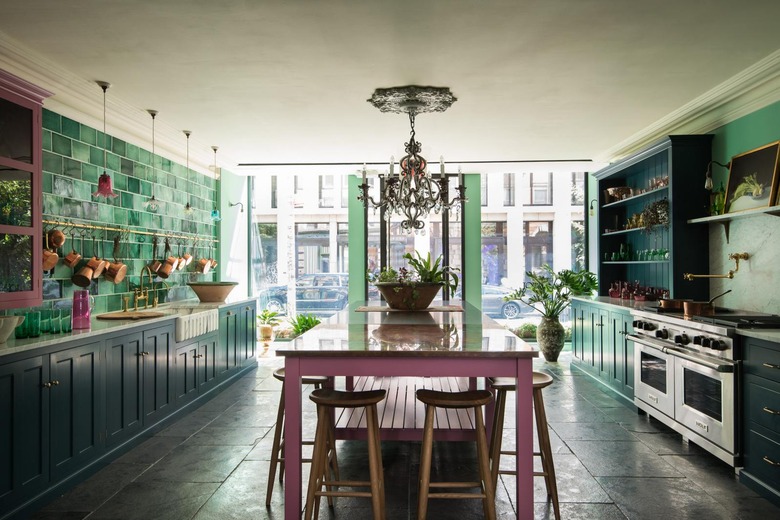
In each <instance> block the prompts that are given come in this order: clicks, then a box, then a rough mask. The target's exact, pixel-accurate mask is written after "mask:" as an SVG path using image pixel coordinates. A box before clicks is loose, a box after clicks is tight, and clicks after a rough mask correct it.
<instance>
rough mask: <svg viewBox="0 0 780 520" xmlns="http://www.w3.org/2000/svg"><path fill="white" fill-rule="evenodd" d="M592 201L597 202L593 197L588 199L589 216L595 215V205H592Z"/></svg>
mask: <svg viewBox="0 0 780 520" xmlns="http://www.w3.org/2000/svg"><path fill="white" fill-rule="evenodd" d="M594 203H598V200H596V199H593V200H592V201H590V216H591V217H593V216H595V215H596V206H594V205H593V204H594Z"/></svg>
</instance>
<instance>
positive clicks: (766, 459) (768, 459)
mask: <svg viewBox="0 0 780 520" xmlns="http://www.w3.org/2000/svg"><path fill="white" fill-rule="evenodd" d="M764 462H766V463H767V464H770V465H772V466H780V462H775V461H773V460H772V459H770V458H769V457H767V456H766V455H764Z"/></svg>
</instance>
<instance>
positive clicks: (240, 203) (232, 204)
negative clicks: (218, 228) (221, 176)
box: [228, 202, 244, 213]
mask: <svg viewBox="0 0 780 520" xmlns="http://www.w3.org/2000/svg"><path fill="white" fill-rule="evenodd" d="M228 206H230V207H231V208H232V207H233V206H241V213H243V212H244V203H243V202H228Z"/></svg>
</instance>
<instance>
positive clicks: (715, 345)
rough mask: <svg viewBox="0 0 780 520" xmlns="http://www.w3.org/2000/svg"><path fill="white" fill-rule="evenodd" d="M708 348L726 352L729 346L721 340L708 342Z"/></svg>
mask: <svg viewBox="0 0 780 520" xmlns="http://www.w3.org/2000/svg"><path fill="white" fill-rule="evenodd" d="M710 348H711V349H713V350H728V349H729V346H728V345H727V344H726V342H725V341H723V340H722V339H713V340H712V341H710Z"/></svg>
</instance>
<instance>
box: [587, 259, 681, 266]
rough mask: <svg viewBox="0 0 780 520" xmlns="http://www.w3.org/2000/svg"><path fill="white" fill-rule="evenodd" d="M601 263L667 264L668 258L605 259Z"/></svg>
mask: <svg viewBox="0 0 780 520" xmlns="http://www.w3.org/2000/svg"><path fill="white" fill-rule="evenodd" d="M601 263H602V264H603V265H608V264H616V265H617V264H628V265H638V264H668V263H669V260H607V261H605V262H601Z"/></svg>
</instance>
